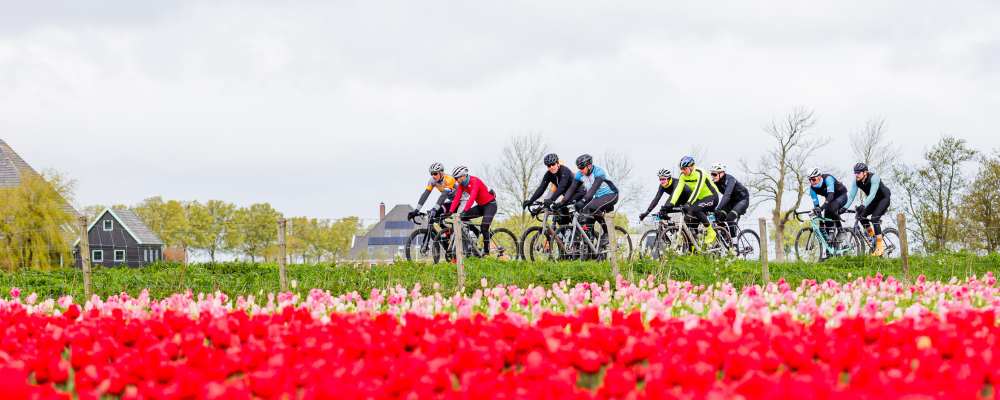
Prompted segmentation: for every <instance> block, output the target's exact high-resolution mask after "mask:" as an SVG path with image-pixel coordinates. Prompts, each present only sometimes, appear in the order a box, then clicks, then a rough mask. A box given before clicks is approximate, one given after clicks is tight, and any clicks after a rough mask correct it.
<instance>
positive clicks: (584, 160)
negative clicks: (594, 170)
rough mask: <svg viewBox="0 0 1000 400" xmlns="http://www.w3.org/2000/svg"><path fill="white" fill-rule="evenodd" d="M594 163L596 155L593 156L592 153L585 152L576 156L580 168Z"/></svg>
mask: <svg viewBox="0 0 1000 400" xmlns="http://www.w3.org/2000/svg"><path fill="white" fill-rule="evenodd" d="M593 163H594V157H591V156H590V154H584V155H582V156H579V157H577V158H576V166H577V167H579V168H580V169H584V168H587V166H588V165H590V164H593Z"/></svg>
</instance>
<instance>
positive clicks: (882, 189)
mask: <svg viewBox="0 0 1000 400" xmlns="http://www.w3.org/2000/svg"><path fill="white" fill-rule="evenodd" d="M872 184H875V185H878V189H876V190H875V193H874V194H872ZM854 186H857V188H858V189H861V191H862V192H865V195H867V196H869V197H872V196H874V197H872V199H867V198H866V199H865V205H866V206H867V205H868V204H871V203H872V202H876V201H879V200H882V199H884V198H886V197H889V196H891V195H892V193H890V192H889V187H888V186H886V185H885V183H882V180H881V179H880V178H879V176H878V175H876V174H873V173H869V174H868V176H867V177H865V179H862V180H860V181H854ZM850 199H851V200H854V193H851V197H850ZM850 203H851V201H848V205H849V204H850Z"/></svg>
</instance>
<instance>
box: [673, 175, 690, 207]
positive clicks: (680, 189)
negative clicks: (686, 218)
mask: <svg viewBox="0 0 1000 400" xmlns="http://www.w3.org/2000/svg"><path fill="white" fill-rule="evenodd" d="M672 184H673V188H674V192H673V193H671V194H670V205H672V206H676V205H677V200H679V199H680V198H681V193H684V188H686V187H687V185H686V184H684V181H683V180H681V178H675V180H674V181H673V182H672ZM693 197H694V196H693V195H692V196H688V201H689V202H690V201H691V199H692V198H693Z"/></svg>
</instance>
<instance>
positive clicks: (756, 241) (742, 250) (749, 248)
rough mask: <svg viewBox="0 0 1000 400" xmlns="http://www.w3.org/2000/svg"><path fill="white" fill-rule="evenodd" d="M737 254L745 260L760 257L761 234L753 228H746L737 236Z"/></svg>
mask: <svg viewBox="0 0 1000 400" xmlns="http://www.w3.org/2000/svg"><path fill="white" fill-rule="evenodd" d="M736 256H737V257H739V258H742V259H744V260H759V259H760V235H758V234H757V232H755V231H753V230H752V229H744V230H742V231H740V234H739V235H738V236H736Z"/></svg>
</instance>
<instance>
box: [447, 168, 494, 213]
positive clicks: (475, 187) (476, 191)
mask: <svg viewBox="0 0 1000 400" xmlns="http://www.w3.org/2000/svg"><path fill="white" fill-rule="evenodd" d="M455 188H456V189H457V190H456V191H455V199H456V200H457V199H461V198H462V193H468V194H469V201H468V202H466V203H465V210H463V211H469V209H470V208H472V201H473V200H475V201H476V204H479V205H481V206H482V205H485V204H486V203H489V202H491V201H493V199H496V196H494V195H493V194H492V193H490V188H488V187H486V184H485V183H483V181H481V180H479V178H476V177H474V176H472V175H469V178H468V179H466V180H465V184H464V185H459V184H458V183H457V182H456V183H455ZM459 203H461V201H452V202H451V210H448V211H449V212H455V209H457V208H458V204H459Z"/></svg>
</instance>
